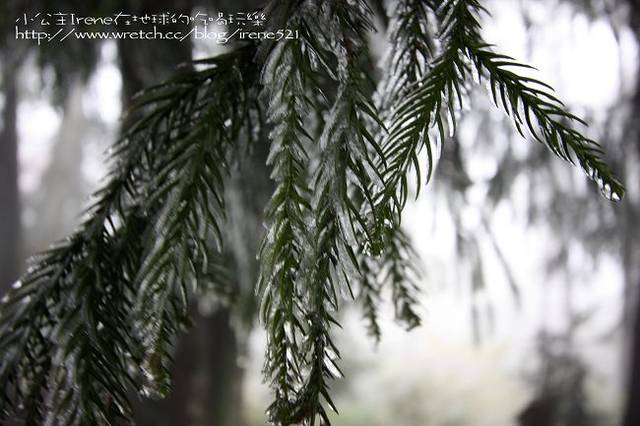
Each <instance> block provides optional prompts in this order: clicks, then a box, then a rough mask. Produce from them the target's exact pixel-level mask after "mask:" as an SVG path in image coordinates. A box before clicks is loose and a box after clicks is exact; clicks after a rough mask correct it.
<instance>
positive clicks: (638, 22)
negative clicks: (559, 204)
mask: <svg viewBox="0 0 640 426" xmlns="http://www.w3.org/2000/svg"><path fill="white" fill-rule="evenodd" d="M627 4H628V6H629V12H630V25H631V29H632V30H633V32H634V34H635V38H636V45H637V46H640V0H627ZM636 67H637V69H636V92H635V95H634V98H633V100H632V105H631V112H630V114H629V120H630V122H629V124H628V129H629V130H630V132H629V133H630V136H631V138H632V139H633V140H632V142H631V143H630V144H629V148H630V149H632V150H635V153H636V158H637V157H640V123H638V122H637V119H638V117H640V62H638V63H637V64H636ZM627 167H636V168H637V164H632V165H630V166H629V165H627ZM632 175H633V174H632V173H628V174H627V176H632ZM631 184H632V183H631V182H629V185H631ZM635 195H637V194H635ZM639 201H640V200H637V199H633V198H631V197H628V199H627V200H626V202H625V206H623V208H624V209H625V210H624V212H625V214H624V219H626V220H625V221H626V222H627V224H626V225H627V226H626V228H627V229H628V231H629V232H626V233H625V238H624V253H623V259H624V262H623V267H624V271H625V281H626V286H625V309H624V325H625V327H624V328H625V330H626V333H625V347H626V348H627V351H628V354H629V355H628V357H627V359H626V363H625V364H626V367H627V369H626V371H628V372H629V374H628V375H627V377H626V379H627V381H628V382H627V386H628V387H627V393H626V397H627V401H626V409H625V412H624V418H623V425H624V426H638V425H640V272H639V270H638V268H639V266H640V240H639V238H638V223H637V221H638V217H639V216H638V215H640V206H639Z"/></svg>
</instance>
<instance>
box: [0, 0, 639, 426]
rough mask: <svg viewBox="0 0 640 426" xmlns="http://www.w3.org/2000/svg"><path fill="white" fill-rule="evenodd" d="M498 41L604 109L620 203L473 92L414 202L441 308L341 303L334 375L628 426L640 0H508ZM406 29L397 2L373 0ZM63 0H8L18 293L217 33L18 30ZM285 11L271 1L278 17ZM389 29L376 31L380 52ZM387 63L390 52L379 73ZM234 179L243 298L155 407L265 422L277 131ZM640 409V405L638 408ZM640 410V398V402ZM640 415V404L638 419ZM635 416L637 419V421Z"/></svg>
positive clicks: (352, 398) (468, 407)
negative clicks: (133, 118) (410, 324)
mask: <svg viewBox="0 0 640 426" xmlns="http://www.w3.org/2000/svg"><path fill="white" fill-rule="evenodd" d="M486 3H487V7H488V9H489V11H490V12H491V13H492V15H493V17H492V18H491V19H490V21H489V22H488V23H487V24H486V25H485V27H484V31H485V33H486V36H487V38H488V39H489V40H490V41H492V42H494V43H496V44H498V45H500V47H501V50H502V51H504V52H505V53H507V54H511V55H512V56H514V57H516V58H518V59H520V60H522V61H524V62H527V63H530V64H532V65H534V66H536V67H537V68H538V69H539V70H540V71H539V74H540V76H541V80H543V81H546V82H548V83H550V84H552V85H553V86H554V87H555V88H556V90H557V91H558V93H559V95H560V98H562V99H565V100H566V101H567V103H568V106H569V108H570V109H571V110H573V111H575V112H577V113H578V115H581V116H583V117H585V118H586V119H587V120H586V121H588V122H589V123H590V124H591V126H590V128H589V130H588V132H589V135H590V136H593V137H594V138H595V139H598V140H600V141H601V142H602V144H603V145H604V147H605V148H606V152H607V153H608V160H609V162H610V164H611V166H612V169H613V170H615V171H616V174H617V175H618V176H620V177H621V179H622V180H623V181H624V182H625V183H626V185H627V196H626V198H625V199H624V200H623V201H622V202H620V203H616V204H612V203H610V202H608V201H607V200H605V199H604V198H602V197H600V196H599V195H598V194H597V189H596V188H594V187H593V186H592V185H590V184H589V183H588V182H587V181H586V179H585V178H584V176H583V174H582V172H581V171H579V170H577V169H573V168H568V167H566V166H565V165H564V164H561V162H560V160H558V159H555V158H552V154H551V153H550V152H548V151H547V150H546V149H544V147H542V146H539V145H537V144H532V143H526V142H523V141H521V140H519V138H518V136H517V134H516V131H515V129H514V128H513V126H512V125H511V124H509V123H508V121H507V120H505V119H504V118H503V117H502V114H501V113H500V112H499V111H497V110H496V109H495V108H494V107H493V106H492V105H491V104H490V103H489V102H488V101H486V100H485V99H486V97H483V96H477V97H475V96H474V97H472V98H473V99H472V101H473V103H474V108H473V109H472V110H470V111H468V113H467V114H465V116H464V119H463V121H462V122H461V124H460V127H459V132H458V134H457V135H456V136H455V140H452V141H449V144H450V146H449V149H448V150H446V151H445V154H444V155H443V157H442V158H441V159H440V163H439V165H438V169H437V172H436V175H435V179H434V181H433V182H432V183H431V184H430V187H429V189H428V190H427V191H424V192H422V197H421V198H420V200H419V201H417V202H415V203H413V204H412V205H411V206H410V207H408V210H407V214H406V219H405V222H404V225H405V229H406V230H407V232H408V234H410V235H411V237H412V238H413V241H414V243H415V244H416V247H417V250H418V252H419V254H420V256H421V259H422V263H423V268H424V272H425V273H424V279H423V282H422V292H421V300H422V306H423V308H422V309H423V317H424V324H423V325H422V326H421V327H420V328H418V329H415V330H413V331H411V332H410V333H405V332H404V331H403V330H402V329H401V328H400V327H398V326H397V325H395V324H394V323H393V321H392V320H391V318H392V316H393V315H392V313H391V312H387V313H386V315H384V319H385V321H384V322H383V323H382V327H383V338H382V341H381V342H380V344H379V345H377V346H376V345H375V344H374V342H372V341H371V339H368V338H367V336H366V335H365V331H364V330H363V327H362V323H363V321H362V318H361V317H360V313H358V311H357V310H354V309H351V308H349V307H346V308H344V309H343V311H342V312H341V316H342V318H343V321H342V322H343V324H345V327H344V329H343V330H341V331H340V332H339V333H338V335H337V336H336V339H337V341H338V342H340V346H342V347H343V348H344V349H343V357H344V363H343V365H344V367H345V370H346V374H347V376H348V379H347V380H342V381H338V382H336V383H335V384H334V388H333V389H334V392H335V395H336V398H335V399H336V402H337V405H338V407H339V408H340V409H341V414H340V416H339V417H336V419H335V424H336V425H345V426H346V425H362V424H367V425H372V426H375V425H391V424H393V425H399V426H402V425H407V426H408V425H441V426H465V425H473V426H484V425H487V426H489V425H490V426H501V425H511V424H522V425H536V426H547V425H549V426H551V425H558V426H559V425H581V426H591V425H593V426H596V425H603V426H604V425H617V424H621V423H622V422H623V417H624V412H625V406H626V402H627V396H628V395H635V398H638V399H635V401H636V403H635V404H633V403H632V402H633V401H634V399H633V398H632V399H631V400H630V402H631V403H632V404H631V405H630V406H629V407H630V408H628V409H626V410H627V416H628V418H633V415H634V414H633V412H634V411H635V410H640V402H638V401H640V398H639V397H638V393H637V392H636V393H633V392H632V391H631V390H630V389H631V388H632V387H633V386H638V384H637V383H635V384H634V382H633V381H631V380H630V377H631V371H632V370H633V366H634V363H635V364H637V363H638V359H637V358H638V357H640V350H638V349H637V348H635V350H634V342H635V345H638V344H640V339H638V338H636V339H634V336H636V337H637V334H638V327H637V326H634V324H635V322H634V321H635V317H636V311H637V309H638V303H637V299H638V295H639V292H638V289H639V288H640V238H639V235H638V233H640V230H639V229H638V224H639V223H638V222H639V217H640V216H639V208H640V187H639V183H640V167H638V161H639V160H640V120H638V117H640V87H638V86H637V85H636V84H635V82H636V79H637V76H638V72H639V70H640V62H639V61H640V59H639V58H640V57H639V56H638V53H637V52H638V43H639V42H640V2H639V1H638V0H527V1H520V0H493V1H488V2H486ZM373 4H375V9H376V13H377V15H378V16H377V22H376V25H377V26H378V27H379V30H380V31H381V32H382V33H384V27H385V25H386V21H385V19H384V18H383V10H384V7H385V6H384V4H383V2H373ZM53 6H54V5H52V4H51V3H50V2H46V1H44V0H32V1H26V0H25V1H20V0H15V1H14V0H9V1H3V2H2V4H0V30H1V31H2V34H1V37H2V38H1V39H0V64H1V66H2V73H1V76H2V78H1V80H0V85H1V86H0V87H1V90H2V92H1V93H2V94H1V96H0V106H1V111H2V115H1V119H0V124H1V127H0V242H1V243H0V294H3V293H4V292H6V290H7V289H8V288H9V287H10V286H11V284H12V283H13V282H14V281H15V280H16V279H18V277H19V275H20V273H21V272H23V271H24V268H25V267H26V261H25V260H26V258H27V257H28V256H29V255H30V254H33V253H36V252H38V251H41V250H43V249H45V248H46V247H47V246H48V245H49V244H50V243H51V242H53V241H55V240H56V239H59V238H62V237H64V236H65V235H66V234H68V233H70V232H71V231H72V230H73V228H74V226H75V225H76V224H77V223H78V221H79V214H80V212H81V210H82V207H83V206H85V205H86V204H87V201H88V197H89V194H90V193H91V192H92V191H93V190H95V189H96V188H97V186H98V183H99V181H100V178H101V176H103V175H104V173H105V172H106V165H105V164H104V156H103V152H104V150H105V149H107V148H108V145H109V144H110V143H111V142H112V141H113V140H115V138H116V137H117V134H118V128H119V122H118V118H119V116H120V112H121V110H122V109H125V108H126V107H127V105H128V103H129V101H130V99H131V97H132V95H133V94H134V93H136V92H137V91H139V90H140V89H142V88H144V87H147V86H150V85H151V84H154V83H157V82H159V81H161V80H163V79H164V78H166V77H168V76H169V75H170V74H171V72H172V70H173V69H174V67H175V66H176V65H177V64H179V63H182V62H185V61H187V60H189V59H191V58H193V57H197V58H201V57H206V56H210V55H212V54H216V53H219V52H221V51H222V50H223V49H224V46H220V45H215V44H212V43H208V44H207V43H205V42H202V41H200V42H193V41H191V42H187V41H185V42H182V43H177V42H176V43H174V42H167V41H118V42H115V41H107V42H98V41H83V42H80V41H77V40H73V41H72V40H71V39H70V40H69V41H68V42H65V44H63V45H60V44H51V45H47V44H44V45H43V46H40V47H38V46H37V45H36V43H35V42H32V41H24V40H15V39H14V27H13V23H14V20H15V17H17V16H19V15H20V14H22V13H24V12H27V11H41V10H51V8H52V7H53ZM259 6H260V2H257V1H251V0H242V1H241V0H236V1H231V0H221V1H214V0H211V1H206V0H202V1H196V0H181V1H169V0H153V1H151V0H112V1H106V2H105V1H102V2H99V1H81V0H58V1H56V2H55V11H60V12H63V11H69V12H75V13H77V14H79V15H86V16H105V15H108V14H111V13H113V12H116V11H125V12H127V13H131V14H143V13H145V12H148V13H154V12H163V11H178V12H183V11H186V12H189V11H191V10H201V11H207V12H209V13H217V11H224V12H228V13H231V12H248V11H251V10H254V9H255V8H257V7H259ZM267 19H268V17H267ZM384 48H385V46H384V45H383V42H382V41H381V38H377V37H373V38H372V39H371V51H372V54H373V55H374V56H376V57H375V58H374V60H376V61H377V60H378V59H379V58H380V56H381V55H382V52H383V51H384ZM372 74H373V77H374V78H375V70H374V71H373V72H372ZM263 148H264V149H260V147H259V146H258V148H257V149H256V150H255V151H254V152H252V153H251V158H250V161H245V163H244V165H243V167H242V169H241V170H235V171H234V173H233V176H232V178H231V180H230V185H228V187H227V189H226V197H227V202H228V208H229V212H230V214H229V215H228V226H227V227H226V232H228V233H229V237H230V238H229V241H232V244H231V245H230V246H229V247H227V249H228V253H227V255H228V258H229V261H230V263H231V264H232V265H233V273H232V274H231V279H233V280H234V281H235V282H236V286H235V288H236V289H237V290H236V291H235V293H234V294H230V295H229V298H230V299H233V301H234V303H239V304H240V306H242V307H243V309H242V310H241V313H240V314H238V313H237V311H234V314H233V315H231V314H230V311H229V310H228V308H226V307H225V304H224V303H222V304H221V303H219V302H216V301H208V300H202V301H201V303H200V304H199V306H198V309H197V311H196V312H194V323H195V327H194V328H193V329H192V330H191V331H190V332H189V333H187V334H186V335H184V336H183V337H182V339H181V341H180V342H179V345H178V346H177V352H176V363H175V368H174V380H175V382H174V388H173V392H172V393H171V395H170V396H169V398H167V399H165V400H162V401H151V402H150V401H144V402H141V403H140V406H139V407H138V409H137V416H138V418H137V422H138V424H140V425H160V426H162V425H193V426H205V425H207V426H214V425H215V426H250V425H259V424H264V420H263V419H264V409H265V408H266V406H267V405H268V401H269V395H268V390H267V387H266V385H264V384H262V383H261V380H262V376H261V371H260V370H261V363H262V355H263V354H262V348H263V347H264V339H265V337H264V335H263V332H262V329H261V327H260V325H259V324H258V322H257V320H256V318H255V310H256V306H255V304H256V302H255V296H254V291H253V288H254V283H255V280H256V274H257V263H256V260H255V255H254V254H255V253H256V252H257V244H258V242H259V241H260V238H259V237H258V236H259V235H261V234H262V232H263V226H262V221H263V209H264V206H265V204H266V202H267V200H268V197H269V195H270V193H271V191H272V187H271V183H270V180H269V170H268V169H267V167H266V166H265V159H266V149H267V147H266V144H265V146H264V147H263ZM630 413H631V414H630ZM635 415H638V414H635ZM636 418H637V417H636ZM629 421H630V420H627V422H628V423H627V426H631V425H632V424H635V423H629Z"/></svg>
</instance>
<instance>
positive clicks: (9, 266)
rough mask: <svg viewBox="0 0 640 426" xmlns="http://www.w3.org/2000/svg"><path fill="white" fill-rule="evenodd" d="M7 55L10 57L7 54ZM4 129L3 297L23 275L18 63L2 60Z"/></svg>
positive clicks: (0, 142)
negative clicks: (21, 260)
mask: <svg viewBox="0 0 640 426" xmlns="http://www.w3.org/2000/svg"><path fill="white" fill-rule="evenodd" d="M7 56H10V54H9V55H7ZM3 59H4V60H3V62H4V66H3V70H2V71H3V72H2V74H3V75H2V77H3V78H2V80H3V81H2V86H3V87H2V89H3V94H4V106H3V108H2V130H1V131H0V240H1V243H0V295H2V294H4V293H5V292H6V291H7V289H8V288H9V287H10V286H11V284H12V283H13V282H14V281H15V280H16V279H17V278H18V275H19V272H20V258H21V256H20V247H21V244H20V235H21V232H20V197H19V193H18V133H17V128H16V119H17V108H18V95H17V87H16V85H17V82H16V68H17V66H18V65H17V63H16V62H17V61H15V62H14V61H12V60H11V58H10V57H9V58H7V57H5V58H3Z"/></svg>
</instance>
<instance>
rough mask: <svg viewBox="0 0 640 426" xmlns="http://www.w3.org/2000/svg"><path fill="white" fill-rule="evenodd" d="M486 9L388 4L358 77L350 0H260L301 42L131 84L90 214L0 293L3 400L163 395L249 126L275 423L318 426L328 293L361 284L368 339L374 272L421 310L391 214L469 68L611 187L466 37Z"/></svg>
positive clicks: (41, 417)
mask: <svg viewBox="0 0 640 426" xmlns="http://www.w3.org/2000/svg"><path fill="white" fill-rule="evenodd" d="M482 10H483V8H482V5H481V3H480V2H479V1H477V0H448V1H440V2H438V1H418V0H400V1H398V2H397V4H396V8H395V10H394V13H393V15H392V17H391V22H390V26H389V39H390V49H389V53H388V54H387V56H386V60H385V62H384V70H383V71H384V75H383V77H382V79H381V82H380V84H379V85H378V88H377V90H375V94H374V90H373V87H372V85H371V82H370V81H369V77H368V75H369V73H368V69H367V67H368V64H369V53H368V50H367V34H368V33H369V32H371V31H372V24H371V11H370V10H369V7H368V5H367V3H366V2H365V1H362V0H359V1H350V2H344V1H340V0H327V1H323V2H313V1H303V0H289V1H274V2H272V4H271V5H270V6H268V7H267V9H266V11H267V14H268V16H269V18H270V22H271V25H273V28H288V29H291V30H295V31H297V32H298V34H299V37H298V38H297V39H283V40H280V41H277V42H276V41H270V40H266V41H263V42H261V43H260V45H259V46H258V48H257V51H256V49H254V47H255V46H244V47H237V48H236V49H235V50H233V51H232V52H231V53H228V54H226V55H222V56H219V57H216V58H213V59H210V60H207V61H202V62H200V63H198V64H196V65H197V67H199V68H202V69H200V70H192V69H182V70H180V71H178V73H177V74H176V76H175V77H173V78H172V79H170V80H169V81H168V82H166V83H164V84H161V85H159V86H157V87H154V88H151V89H149V90H147V91H145V92H143V93H142V94H141V95H140V96H138V97H137V99H136V100H135V102H134V104H133V107H132V109H131V111H128V113H127V116H128V117H129V119H128V124H127V126H126V128H125V131H124V132H123V136H122V138H121V139H120V140H119V141H118V142H117V143H116V144H115V146H114V149H113V153H112V155H113V159H114V164H113V168H112V172H111V173H110V175H109V179H108V181H107V183H106V184H105V186H104V188H103V189H101V190H100V191H98V193H96V195H95V198H96V202H95V204H94V205H93V206H92V207H91V208H90V209H89V210H88V211H87V212H86V216H87V219H86V221H85V222H84V224H83V225H82V226H81V227H80V228H79V229H78V231H77V232H76V233H74V234H73V235H72V236H71V237H69V238H68V239H67V240H65V241H64V242H62V243H60V244H59V245H57V246H55V247H54V248H52V249H51V250H49V251H48V252H46V253H44V254H42V255H40V256H38V257H36V258H35V259H34V261H33V262H32V267H31V268H30V269H29V271H28V272H27V274H26V275H25V276H24V277H23V279H22V280H21V281H20V282H19V284H18V285H16V288H14V289H13V290H12V291H11V292H10V293H9V294H8V295H7V296H6V298H5V299H4V301H3V303H2V305H1V306H0V346H1V347H2V348H3V349H4V355H3V356H2V364H1V365H0V386H2V391H3V392H2V395H1V396H0V404H1V405H0V409H1V412H2V414H3V415H4V416H9V417H11V416H19V417H24V418H25V419H26V420H27V423H28V424H40V423H42V422H45V423H46V424H64V425H74V424H114V423H120V422H128V421H130V419H131V404H130V399H129V398H130V395H131V393H132V392H133V391H137V392H139V393H141V394H143V395H145V396H150V397H161V396H164V395H165V394H166V392H167V391H168V390H169V387H170V380H169V379H170V374H169V371H170V370H169V369H170V365H171V351H172V349H171V347H172V344H173V342H174V341H175V338H176V335H177V334H178V333H179V331H180V330H181V329H183V328H184V327H185V326H186V325H187V324H188V314H189V312H188V311H189V305H190V300H192V299H193V298H194V297H198V296H199V295H200V292H201V291H202V289H210V290H211V289H213V290H212V291H215V292H219V293H220V295H221V297H224V295H227V294H229V293H230V291H231V290H230V289H229V288H228V286H229V282H230V280H229V279H228V276H227V274H226V273H225V271H224V266H223V261H221V259H220V252H221V248H222V244H223V241H222V240H223V238H224V237H223V232H222V231H221V229H222V227H223V226H224V225H223V223H224V214H225V212H224V210H225V205H224V198H223V195H222V194H223V189H224V181H225V177H226V175H227V173H228V171H229V168H230V167H231V166H232V164H234V163H235V162H237V161H239V160H240V157H241V155H242V150H241V147H242V146H243V145H244V144H245V143H251V141H253V139H254V134H255V133H256V131H259V129H262V128H265V129H268V130H269V132H268V135H269V143H270V155H269V160H268V162H269V165H271V167H272V175H271V176H272V178H273V180H274V181H275V191H274V193H273V195H272V197H271V199H270V201H269V203H268V205H267V208H266V213H265V215H266V222H267V233H266V236H265V237H264V240H263V242H262V245H261V247H260V250H259V260H260V278H259V282H258V284H257V293H258V295H259V297H260V298H261V303H262V304H261V309H260V315H261V319H262V321H263V322H264V324H265V327H266V330H267V336H268V344H267V352H266V359H265V365H264V374H265V378H266V379H267V380H268V382H269V383H270V385H271V388H272V390H273V393H274V401H273V403H272V404H271V405H270V407H269V408H268V414H269V418H270V420H271V421H272V422H273V423H274V424H278V425H290V424H304V425H315V424H325V425H328V424H330V420H329V414H328V411H329V409H332V410H336V407H335V405H334V403H333V402H332V400H331V396H330V385H331V382H332V381H333V380H334V379H336V378H337V377H339V376H341V372H340V369H339V366H338V360H339V358H340V353H339V350H338V348H337V347H336V345H335V344H334V342H333V340H332V329H333V328H334V326H339V323H338V320H337V311H338V309H339V305H340V304H341V302H342V301H343V300H345V299H350V298H354V297H355V296H354V294H357V297H358V299H359V301H360V304H361V305H362V307H363V311H364V317H365V320H366V322H367V327H368V329H369V332H370V334H371V335H372V336H373V337H374V338H375V339H379V338H380V327H379V325H378V312H377V310H378V305H379V303H380V301H381V295H382V294H383V293H384V291H385V289H389V292H390V294H391V299H392V302H393V305H394V308H395V316H396V318H397V319H398V320H399V321H400V322H402V323H403V324H404V325H405V326H406V328H408V329H411V328H413V327H415V326H417V325H419V324H420V318H419V315H418V314H417V308H416V304H417V296H416V293H417V290H418V289H417V285H416V281H417V279H418V277H419V268H417V266H416V264H417V263H416V254H415V252H414V250H413V248H412V246H411V243H410V241H409V239H408V237H407V236H406V235H405V234H404V233H403V231H402V229H401V228H400V222H401V213H402V210H403V208H404V206H405V204H406V202H407V199H408V197H409V193H410V184H409V174H410V172H411V171H413V172H414V173H415V174H416V176H417V181H418V188H420V187H421V186H422V183H421V180H422V178H421V176H422V174H423V173H424V172H425V167H423V166H421V164H420V161H419V160H418V154H419V153H420V152H421V151H422V150H425V151H426V153H427V165H426V173H425V178H426V179H425V180H426V181H429V179H430V178H431V177H432V175H433V171H434V169H435V164H436V161H437V157H438V153H439V151H440V150H441V149H442V148H443V147H444V145H445V144H446V142H447V139H448V134H451V133H452V132H453V131H454V130H455V122H456V117H457V114H458V113H459V110H460V108H461V106H462V104H463V102H464V100H465V97H466V93H467V91H468V88H469V87H470V86H471V84H472V81H471V80H472V79H473V75H474V72H475V73H477V74H478V75H479V76H481V77H482V78H483V79H486V80H487V81H488V82H489V85H490V87H491V89H492V94H493V99H494V101H495V103H496V104H497V105H499V106H501V107H502V108H503V109H504V110H505V111H506V112H507V114H509V115H510V116H511V117H512V119H513V121H514V123H515V124H516V127H517V128H518V130H519V131H520V132H521V133H524V132H523V127H526V128H527V129H528V131H529V132H530V133H531V134H532V136H533V138H534V139H536V140H539V141H540V142H542V143H544V144H546V145H547V146H548V147H549V148H550V149H551V151H552V152H554V153H555V154H557V155H558V156H560V157H561V158H563V159H565V160H568V161H577V163H579V164H580V166H581V167H582V168H583V169H585V171H586V172H587V174H588V175H589V176H590V177H591V178H593V179H594V180H596V181H597V182H598V183H599V185H601V187H602V188H603V191H604V192H605V195H607V196H609V197H610V198H619V197H621V196H622V193H623V188H622V186H621V185H620V183H618V181H617V180H615V178H614V177H613V176H612V175H611V172H610V171H609V170H608V168H607V167H606V165H605V163H604V161H603V160H602V158H601V157H602V152H601V150H600V148H599V147H598V145H597V143H596V142H594V141H592V140H589V139H588V138H586V137H584V136H583V135H582V134H581V133H579V132H578V131H576V130H573V129H572V128H569V127H568V124H567V123H572V122H578V123H581V120H580V119H579V118H577V117H575V116H574V115H572V114H571V113H569V112H568V111H567V110H566V109H565V108H564V107H563V106H562V104H561V103H560V101H559V100H558V99H556V98H555V97H554V96H553V95H551V94H550V93H549V92H548V90H550V89H549V87H548V86H546V85H544V84H543V83H541V82H539V81H537V80H534V79H532V78H529V77H525V76H521V75H519V74H517V73H516V72H515V71H514V69H517V67H521V66H522V65H521V64H519V63H517V62H515V61H514V60H512V59H511V58H508V57H505V56H502V55H500V54H497V53H494V52H493V51H492V50H491V48H490V47H489V46H488V45H487V44H486V43H485V42H484V41H483V40H482V37H481V33H480V21H479V14H480V13H481V12H482ZM436 34H437V35H436ZM254 61H255V62H254ZM256 65H258V67H260V68H261V72H256V71H255V68H256ZM258 95H259V96H258ZM263 112H264V114H263ZM353 287H355V290H357V291H354V288H353ZM212 415H215V414H212Z"/></svg>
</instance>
